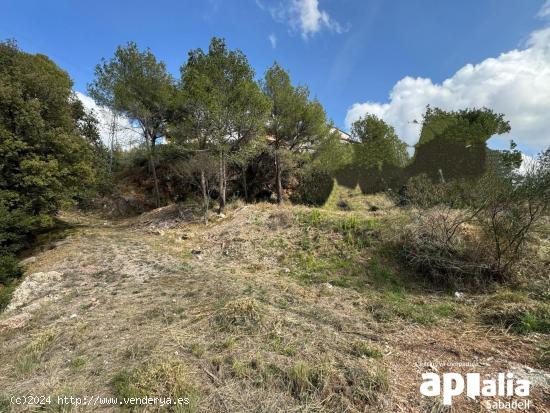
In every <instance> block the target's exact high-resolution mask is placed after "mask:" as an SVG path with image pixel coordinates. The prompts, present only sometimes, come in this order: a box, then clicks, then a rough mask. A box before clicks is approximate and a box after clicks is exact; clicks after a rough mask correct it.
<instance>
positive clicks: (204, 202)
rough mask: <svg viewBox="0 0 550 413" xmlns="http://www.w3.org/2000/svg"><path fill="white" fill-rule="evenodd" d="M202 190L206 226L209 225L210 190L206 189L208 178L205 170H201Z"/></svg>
mask: <svg viewBox="0 0 550 413" xmlns="http://www.w3.org/2000/svg"><path fill="white" fill-rule="evenodd" d="M201 189H202V201H203V207H204V225H206V224H208V204H209V202H208V190H207V189H206V177H205V173H204V169H201Z"/></svg>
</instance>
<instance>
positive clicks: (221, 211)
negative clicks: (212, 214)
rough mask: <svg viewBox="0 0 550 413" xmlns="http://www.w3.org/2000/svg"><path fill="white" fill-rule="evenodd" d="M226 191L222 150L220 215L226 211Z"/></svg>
mask: <svg viewBox="0 0 550 413" xmlns="http://www.w3.org/2000/svg"><path fill="white" fill-rule="evenodd" d="M225 189H226V182H225V158H224V154H223V149H221V150H220V196H219V201H220V208H219V211H218V213H219V214H223V213H224V211H225Z"/></svg>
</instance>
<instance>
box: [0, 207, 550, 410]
mask: <svg viewBox="0 0 550 413" xmlns="http://www.w3.org/2000/svg"><path fill="white" fill-rule="evenodd" d="M273 216H274V213H273V209H272V207H269V206H265V205H264V206H254V207H245V208H244V209H240V210H237V211H232V212H231V213H230V214H229V216H228V217H227V218H226V219H224V220H222V221H220V222H216V223H213V224H211V225H210V226H209V227H208V228H204V227H202V226H200V225H196V224H188V223H185V222H182V223H181V224H178V225H175V226H174V227H172V228H162V227H159V226H154V225H153V226H151V225H150V222H149V221H148V220H146V219H141V220H137V221H136V220H134V221H126V222H117V223H114V224H113V223H109V222H103V221H101V220H94V219H83V218H81V217H75V216H67V219H70V220H72V221H73V222H75V220H76V221H77V222H78V223H79V224H80V226H79V227H78V228H77V229H76V231H75V232H74V233H73V234H72V235H71V236H70V237H69V238H68V239H67V242H66V243H61V244H60V245H59V246H57V247H56V248H54V249H51V250H48V251H44V252H42V253H40V254H38V255H37V260H36V261H35V262H33V263H32V264H31V265H30V266H29V268H28V269H27V273H28V274H35V273H39V272H40V273H42V275H38V276H36V275H35V276H31V277H29V278H28V279H27V280H26V281H25V283H26V284H25V283H24V284H23V286H26V287H28V288H27V289H28V291H27V292H25V293H24V294H21V293H19V294H18V295H17V296H16V300H15V302H14V303H12V305H11V307H10V309H9V310H8V311H6V312H5V313H4V314H2V315H0V396H2V397H4V402H2V403H3V404H0V411H2V409H4V410H5V411H31V410H32V409H31V408H30V407H29V406H21V405H20V406H15V405H11V406H10V405H9V402H8V401H6V400H7V399H9V397H11V396H13V395H17V396H24V395H30V394H33V395H55V396H61V395H63V396H71V395H72V396H77V395H78V396H84V395H86V396H92V395H94V396H101V397H110V396H115V395H117V396H120V395H121V394H124V389H121V387H120V386H119V387H117V383H119V382H118V381H117V377H118V378H120V377H122V376H121V375H123V374H126V373H127V374H130V375H131V374H134V376H132V377H133V378H134V379H135V380H138V379H137V378H136V377H138V378H140V379H141V381H140V384H139V385H140V386H142V387H140V389H142V390H143V391H151V392H154V390H155V389H156V390H158V389H161V391H169V390H170V389H174V388H176V387H174V386H176V384H177V383H175V384H174V383H172V382H171V381H170V380H172V379H173V377H172V376H170V374H169V373H168V376H167V377H165V376H163V375H166V372H170V371H171V370H170V369H169V368H171V367H170V366H172V367H173V366H183V369H184V370H185V377H186V380H187V382H186V386H188V387H186V388H187V389H189V390H188V391H189V393H190V394H192V395H193V397H192V398H193V400H194V403H195V404H194V405H193V406H190V407H189V410H196V411H205V412H206V411H209V412H210V411H220V412H223V411H230V412H233V411H250V412H253V411H255V412H270V411H271V412H275V411H350V412H353V411H373V412H379V411H388V412H390V411H391V412H399V411H403V412H421V411H432V412H443V411H446V410H445V409H444V408H443V407H442V406H441V405H438V404H437V403H434V402H433V400H427V399H425V398H422V397H421V396H420V394H419V392H418V388H419V385H420V383H421V373H422V372H425V371H439V372H444V371H448V370H452V369H455V371H458V372H467V371H472V369H474V370H476V371H478V372H480V373H490V374H492V375H494V373H495V372H500V371H508V370H510V369H513V370H514V371H517V372H518V374H530V373H533V372H534V374H535V376H536V377H537V380H538V379H542V380H543V381H544V380H546V383H539V384H538V385H537V386H534V389H533V391H532V397H531V399H532V401H533V403H534V406H535V407H534V408H532V410H530V411H533V412H535V411H536V412H544V411H548V410H545V409H547V407H548V404H547V403H548V394H546V395H545V394H544V393H543V388H544V386H543V385H546V386H547V384H548V376H546V378H545V377H544V376H543V375H541V374H540V372H538V373H537V370H528V368H527V367H526V366H533V365H534V363H535V362H534V352H535V348H536V347H537V345H539V344H540V341H541V339H542V338H540V337H537V336H534V337H532V336H530V337H517V336H512V335H509V334H505V332H502V331H497V330H494V329H490V328H488V327H486V326H481V325H477V324H474V323H471V322H466V321H457V320H456V319H454V318H448V319H442V320H441V321H440V322H438V323H436V324H434V325H429V326H426V325H418V324H415V323H410V322H406V321H404V320H400V319H399V320H392V321H390V322H381V321H379V320H377V319H376V318H375V317H373V308H372V306H373V305H376V304H373V302H371V301H370V300H369V297H368V295H365V294H363V293H360V292H358V291H355V290H353V289H349V288H339V287H332V286H329V285H323V284H321V285H303V284H302V283H298V282H297V281H296V280H294V279H293V278H292V277H290V276H288V275H286V273H287V272H288V271H289V270H288V269H287V268H286V267H284V266H282V265H281V260H280V257H279V255H280V254H284V251H281V250H277V249H275V248H274V247H273V245H275V244H276V242H275V241H276V240H277V239H279V238H280V237H283V236H285V237H292V233H290V232H289V231H291V230H289V229H288V228H287V227H286V226H285V225H284V223H283V224H280V222H279V221H280V220H279V219H277V220H276V221H277V222H276V225H275V226H274V224H273V222H274V219H273ZM266 229H269V231H266ZM266 234H269V235H266ZM53 272H55V273H53ZM44 274H46V275H44ZM32 277H34V278H32ZM31 281H32V282H31ZM373 349H374V350H373ZM423 363H439V365H440V367H432V368H431V370H430V368H428V367H426V366H422V365H421V364H423ZM449 363H463V364H468V363H470V364H473V365H475V367H471V366H462V367H449V366H444V365H445V364H449ZM159 366H161V367H159ZM166 366H168V367H166ZM178 368H179V367H178ZM178 371H179V370H178ZM135 372H142V373H143V374H141V373H139V374H141V375H139V374H137V375H136V373H135ZM151 377H156V378H157V382H154V381H153V382H151V380H152V379H151ZM159 386H160V387H159ZM178 389H179V388H178ZM453 408H454V409H455V410H454V411H460V412H462V411H464V412H468V411H472V412H474V411H476V412H477V411H489V410H487V409H485V407H484V406H482V405H481V404H479V403H478V402H472V401H466V400H465V399H464V398H461V399H460V400H458V401H457V403H456V404H455V405H454V406H453ZM48 409H49V410H51V411H63V409H62V406H59V405H55V403H53V404H52V405H49V406H47V409H46V410H48ZM120 409H121V408H120V407H119V406H112V405H102V406H99V405H96V406H79V407H73V410H72V411H95V410H101V411H119V410H120ZM163 409H164V408H161V409H160V410H161V411H164V410H163ZM456 409H458V410H456ZM138 410H140V409H138ZM149 410H154V409H153V408H149ZM503 411H505V410H503Z"/></svg>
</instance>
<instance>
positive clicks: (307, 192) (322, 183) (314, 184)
mask: <svg viewBox="0 0 550 413" xmlns="http://www.w3.org/2000/svg"><path fill="white" fill-rule="evenodd" d="M333 187H334V179H333V178H332V176H331V175H330V174H329V173H328V172H326V171H324V170H321V169H314V168H311V169H309V170H308V171H306V172H305V173H303V174H302V176H301V179H300V186H299V187H298V191H297V194H296V195H295V196H294V200H295V201H297V202H299V203H302V204H306V205H317V206H321V205H323V204H324V203H325V202H326V201H327V199H328V197H329V196H330V194H331V192H332V188H333Z"/></svg>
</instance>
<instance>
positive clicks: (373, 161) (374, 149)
mask: <svg viewBox="0 0 550 413" xmlns="http://www.w3.org/2000/svg"><path fill="white" fill-rule="evenodd" d="M351 134H352V136H353V137H354V138H355V140H357V141H359V142H360V143H359V144H356V146H355V160H356V163H357V164H358V165H360V166H363V167H367V168H370V167H377V168H382V166H383V165H384V164H387V165H393V166H405V164H406V163H407V161H408V158H409V157H408V153H407V145H406V144H405V142H403V141H401V140H400V139H399V137H398V136H397V134H396V133H395V130H394V129H393V127H391V126H390V125H388V124H387V123H386V122H384V121H383V120H382V119H380V118H378V117H377V116H376V115H372V114H367V115H366V116H365V117H363V118H361V119H359V120H357V121H355V123H354V124H353V126H352V130H351Z"/></svg>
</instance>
